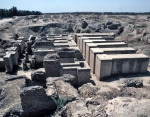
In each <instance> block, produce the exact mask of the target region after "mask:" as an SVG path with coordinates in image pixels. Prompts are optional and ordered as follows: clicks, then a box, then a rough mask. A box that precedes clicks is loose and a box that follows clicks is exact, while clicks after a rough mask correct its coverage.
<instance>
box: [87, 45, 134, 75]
mask: <svg viewBox="0 0 150 117" xmlns="http://www.w3.org/2000/svg"><path fill="white" fill-rule="evenodd" d="M135 52H136V51H135V49H133V48H131V47H120V48H91V49H90V54H89V63H88V64H89V65H90V68H91V71H92V72H93V73H95V61H96V55H97V54H98V55H99V54H131V53H135Z"/></svg>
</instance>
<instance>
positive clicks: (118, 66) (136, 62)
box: [95, 54, 149, 80]
mask: <svg viewBox="0 0 150 117" xmlns="http://www.w3.org/2000/svg"><path fill="white" fill-rule="evenodd" d="M148 62H149V58H148V57H147V56H146V55H143V54H117V55H106V54H102V55H96V63H95V74H96V76H97V77H98V79H99V80H104V79H105V78H106V77H109V76H111V75H112V74H127V73H145V72H147V67H148Z"/></svg>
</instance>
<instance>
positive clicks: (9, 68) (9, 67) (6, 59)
mask: <svg viewBox="0 0 150 117" xmlns="http://www.w3.org/2000/svg"><path fill="white" fill-rule="evenodd" d="M3 59H4V62H5V69H6V72H8V73H12V71H13V62H12V55H11V54H7V55H6V56H4V58H3Z"/></svg>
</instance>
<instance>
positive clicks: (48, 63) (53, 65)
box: [43, 54, 60, 77]
mask: <svg viewBox="0 0 150 117" xmlns="http://www.w3.org/2000/svg"><path fill="white" fill-rule="evenodd" d="M43 66H44V68H45V71H46V76H47V77H59V76H60V59H59V56H58V54H48V55H46V56H45V57H44V62H43Z"/></svg>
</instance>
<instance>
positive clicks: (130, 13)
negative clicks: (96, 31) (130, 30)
mask: <svg viewBox="0 0 150 117" xmlns="http://www.w3.org/2000/svg"><path fill="white" fill-rule="evenodd" d="M45 14H50V15H52V14H75V15H89V14H95V15H150V12H63V13H45Z"/></svg>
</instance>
